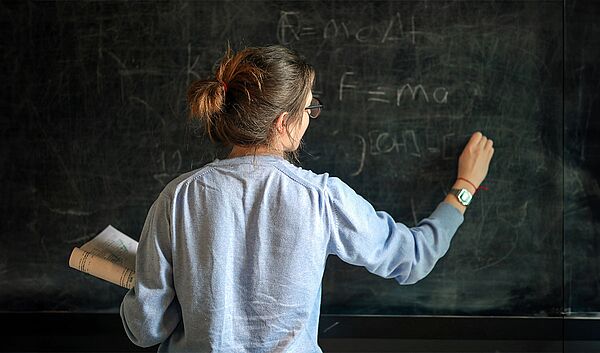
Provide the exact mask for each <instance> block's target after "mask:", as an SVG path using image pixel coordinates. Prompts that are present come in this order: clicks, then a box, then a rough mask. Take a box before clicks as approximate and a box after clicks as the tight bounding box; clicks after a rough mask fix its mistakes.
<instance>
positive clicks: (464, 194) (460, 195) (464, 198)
mask: <svg viewBox="0 0 600 353" xmlns="http://www.w3.org/2000/svg"><path fill="white" fill-rule="evenodd" d="M450 193H451V194H452V195H455V196H456V198H457V199H458V202H460V203H461V204H462V205H464V206H469V204H470V203H471V200H473V195H472V194H471V193H470V192H469V190H467V189H452V190H450Z"/></svg>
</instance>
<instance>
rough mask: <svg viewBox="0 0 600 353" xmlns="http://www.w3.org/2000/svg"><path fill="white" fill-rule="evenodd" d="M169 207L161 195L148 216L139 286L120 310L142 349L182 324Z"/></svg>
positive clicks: (131, 336)
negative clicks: (176, 287) (173, 258)
mask: <svg viewBox="0 0 600 353" xmlns="http://www.w3.org/2000/svg"><path fill="white" fill-rule="evenodd" d="M169 205H170V203H169V201H168V197H166V196H165V195H163V194H161V195H160V196H159V198H158V199H157V200H156V201H155V202H154V203H153V204H152V207H151V208H150V211H149V212H148V216H147V217H146V222H145V223H144V228H143V230H142V234H141V236H140V241H139V244H138V249H137V254H136V264H135V273H136V283H135V286H134V287H133V288H131V289H130V290H129V291H128V292H127V294H126V295H125V298H124V299H123V302H122V303H121V308H120V314H121V319H122V321H123V326H124V327H125V332H126V333H127V336H128V337H129V339H130V340H131V341H132V342H133V343H134V344H136V345H138V346H141V347H150V346H153V345H156V344H158V343H161V342H163V341H164V340H166V339H167V338H168V337H169V336H170V335H171V333H172V332H173V330H174V329H175V327H176V326H177V325H178V323H179V322H180V320H181V308H180V306H179V303H178V301H177V298H176V296H175V290H174V287H173V266H172V258H171V245H170V239H171V237H170V234H171V233H170V228H171V226H170V224H171V222H170V216H169V214H170V212H169V209H170V206H169Z"/></svg>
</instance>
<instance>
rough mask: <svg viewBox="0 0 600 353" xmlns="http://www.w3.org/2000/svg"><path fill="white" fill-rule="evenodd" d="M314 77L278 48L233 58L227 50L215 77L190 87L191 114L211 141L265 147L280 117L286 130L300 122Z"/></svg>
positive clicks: (245, 51)
mask: <svg viewBox="0 0 600 353" xmlns="http://www.w3.org/2000/svg"><path fill="white" fill-rule="evenodd" d="M314 76H315V73H314V69H313V68H312V66H310V65H309V64H307V63H306V62H305V61H304V60H303V59H302V58H301V57H300V56H299V55H298V54H297V53H296V52H294V51H292V50H290V49H288V48H285V47H282V46H268V47H257V48H246V49H243V50H241V51H239V52H238V53H235V54H234V53H233V52H232V50H231V49H230V48H228V49H227V52H226V53H225V55H224V57H223V58H222V59H221V61H220V63H219V64H218V67H217V68H216V72H215V76H214V77H212V78H209V79H205V80H198V81H195V82H193V83H192V84H191V85H190V86H189V88H188V93H187V99H188V103H189V107H190V114H191V116H192V117H193V118H198V119H200V120H201V121H202V122H203V125H204V128H205V130H206V132H207V134H208V136H209V138H210V139H211V140H212V141H213V142H221V143H224V144H225V145H239V146H246V147H251V146H261V145H267V146H268V145H269V144H270V143H271V139H272V137H273V132H274V127H275V124H274V122H275V119H276V118H277V117H278V116H279V115H280V114H281V113H283V112H289V118H288V120H287V121H286V127H287V126H290V124H296V123H298V122H299V121H300V119H301V118H302V113H303V111H304V105H305V103H306V101H305V100H306V97H307V95H308V93H309V91H310V89H311V86H312V83H313V80H314ZM288 133H289V130H288Z"/></svg>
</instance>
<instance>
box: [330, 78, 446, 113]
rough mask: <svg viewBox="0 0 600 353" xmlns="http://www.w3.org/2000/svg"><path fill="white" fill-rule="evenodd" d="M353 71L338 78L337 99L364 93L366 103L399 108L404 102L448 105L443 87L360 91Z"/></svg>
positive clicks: (406, 85) (404, 85)
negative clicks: (377, 103)
mask: <svg viewBox="0 0 600 353" xmlns="http://www.w3.org/2000/svg"><path fill="white" fill-rule="evenodd" d="M355 75H356V74H355V73H354V72H353V71H346V72H344V73H343V74H342V75H341V76H340V83H339V88H338V90H339V91H338V99H339V100H340V102H341V101H343V100H344V94H346V93H350V92H355V93H365V94H366V96H367V101H370V102H381V103H387V104H392V103H393V104H395V105H396V106H400V105H402V104H404V103H405V102H416V101H422V102H425V103H435V104H448V95H449V92H448V89H446V88H445V87H443V86H438V87H435V88H429V89H428V88H426V86H425V85H423V84H421V83H417V84H415V83H404V82H402V83H400V84H399V85H398V86H395V87H394V86H376V87H375V89H369V88H368V84H366V85H365V86H367V89H366V90H365V89H362V87H361V86H360V84H359V82H358V81H357V80H355V79H354V76H355Z"/></svg>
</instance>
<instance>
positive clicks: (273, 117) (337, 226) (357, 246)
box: [121, 46, 493, 353]
mask: <svg viewBox="0 0 600 353" xmlns="http://www.w3.org/2000/svg"><path fill="white" fill-rule="evenodd" d="M313 80H314V70H313V69H312V67H311V66H309V65H308V64H306V63H305V62H304V61H303V60H302V59H301V58H300V57H299V56H298V55H297V54H295V53H294V52H292V51H290V50H288V49H286V48H283V47H280V46H272V47H263V48H248V49H245V50H242V51H240V52H238V53H237V54H235V55H234V54H233V53H231V52H230V51H229V52H228V53H227V54H226V55H225V57H224V58H223V59H222V61H221V63H220V65H219V67H218V69H217V70H216V74H215V78H214V79H211V80H200V81H197V82H195V83H193V84H192V85H191V86H190V88H189V92H188V101H189V105H190V110H191V114H192V115H193V116H194V117H196V118H198V119H200V120H201V121H202V122H203V123H204V125H205V128H206V131H207V133H208V136H209V137H210V138H211V139H212V140H213V141H216V142H220V143H224V144H227V145H230V146H232V150H231V153H230V154H229V156H228V158H226V159H223V160H218V159H217V160H215V161H213V162H211V163H209V164H207V165H206V166H204V167H203V168H200V169H198V170H195V171H193V172H190V173H187V174H184V175H182V176H180V177H178V178H176V179H175V180H173V181H172V182H171V183H170V184H169V185H167V186H166V187H165V189H164V190H163V191H162V193H161V194H160V195H159V197H158V199H157V200H156V201H155V202H154V204H153V205H152V207H151V208H150V211H149V213H148V216H147V219H146V222H145V225H144V228H143V231H142V234H141V237H140V242H139V246H138V253H137V263H136V276H137V283H136V285H135V287H134V288H132V289H131V290H130V291H129V292H128V293H127V295H126V296H125V298H124V300H123V303H122V305H121V317H122V319H123V323H124V326H125V330H126V332H127V335H128V336H129V338H130V339H131V340H132V341H133V342H134V343H135V344H137V345H140V346H151V345H155V344H158V343H161V345H160V347H159V351H187V352H190V351H194V352H236V353H238V352H321V350H320V348H319V347H318V345H317V326H318V320H319V308H320V302H321V279H322V276H323V271H324V268H325V262H326V259H327V256H328V255H336V256H338V257H339V258H341V259H342V260H343V261H346V262H348V263H350V264H353V265H357V266H364V267H365V268H366V269H367V270H369V271H370V272H372V273H374V274H376V275H379V276H381V277H385V278H394V279H396V281H398V283H400V284H410V283H415V282H417V281H418V280H420V279H422V278H423V277H425V276H426V275H427V274H428V273H429V272H430V271H431V269H432V268H433V266H434V265H435V263H436V261H437V260H438V259H439V258H440V257H442V256H443V255H444V254H445V253H446V251H447V249H448V247H449V244H450V240H451V238H452V236H453V235H454V233H455V232H456V230H457V228H458V227H459V225H460V224H461V223H462V221H463V213H464V212H465V209H466V206H465V205H464V204H468V202H466V198H468V196H469V192H470V194H474V193H475V191H476V188H477V186H478V185H479V184H480V183H481V182H482V181H483V179H484V178H485V176H486V174H487V170H488V165H489V163H490V160H491V157H492V154H493V147H492V141H491V140H489V139H487V138H486V137H484V136H482V134H481V133H475V134H473V136H472V138H471V139H470V141H469V142H468V144H467V146H466V147H465V150H464V151H463V152H462V154H461V156H460V158H459V168H458V176H459V178H460V179H459V180H457V181H456V183H455V184H454V189H457V190H459V191H460V196H457V195H458V193H459V192H457V195H454V194H449V195H447V196H446V198H445V199H444V200H443V202H441V203H440V204H439V206H438V207H437V208H436V210H435V211H433V213H432V214H431V216H430V217H428V218H426V219H424V220H422V221H421V222H420V223H419V224H418V225H417V226H416V227H413V228H408V227H406V226H405V225H403V224H401V223H396V222H394V220H393V219H392V218H391V217H390V215H389V214H387V213H385V212H377V211H375V210H374V209H373V207H372V206H371V205H370V204H369V203H368V202H367V201H366V200H365V199H363V198H362V197H360V196H359V195H357V194H356V193H355V192H354V191H353V190H352V189H351V188H350V187H349V186H347V185H346V184H344V183H343V182H342V181H341V180H340V179H338V178H335V177H330V176H329V175H328V174H320V175H319V174H315V173H313V172H311V171H308V170H304V169H301V168H298V167H295V166H294V165H292V164H291V163H289V162H288V161H287V158H290V155H292V154H293V153H294V152H295V151H296V150H297V149H298V146H299V144H300V141H301V139H302V136H303V135H304V133H305V131H306V129H307V127H308V124H309V121H310V119H311V117H313V118H315V117H317V116H318V115H319V113H320V109H321V105H320V103H319V102H318V100H316V99H314V98H313V96H312V92H311V86H312V83H313ZM461 200H462V203H461ZM463 203H464V204H463Z"/></svg>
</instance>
